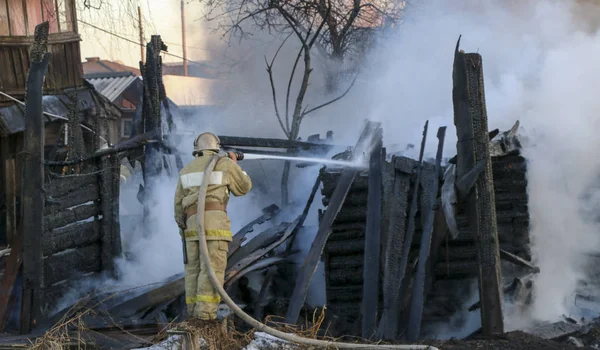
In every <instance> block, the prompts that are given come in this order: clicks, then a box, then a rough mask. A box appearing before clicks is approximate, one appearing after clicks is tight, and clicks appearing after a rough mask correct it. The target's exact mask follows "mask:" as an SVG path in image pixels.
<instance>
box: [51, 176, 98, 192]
mask: <svg viewBox="0 0 600 350" xmlns="http://www.w3.org/2000/svg"><path fill="white" fill-rule="evenodd" d="M97 183H98V176H97V175H96V174H81V175H67V176H57V177H52V176H51V177H50V178H49V179H48V181H47V182H46V186H47V188H46V191H47V193H46V194H47V195H49V196H51V197H53V198H59V197H63V196H67V195H71V194H72V193H73V192H77V191H79V190H80V189H82V188H84V187H88V186H94V187H95V186H97Z"/></svg>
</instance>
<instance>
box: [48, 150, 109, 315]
mask: <svg viewBox="0 0 600 350" xmlns="http://www.w3.org/2000/svg"><path fill="white" fill-rule="evenodd" d="M77 166H79V168H80V169H82V171H81V173H79V174H71V175H62V174H60V173H58V172H57V170H58V169H61V168H60V167H56V166H53V167H47V169H50V170H47V173H48V175H47V176H46V181H45V189H46V202H47V203H48V204H47V205H46V210H45V212H44V223H45V225H44V226H45V231H44V233H43V234H42V253H43V257H44V260H43V275H44V276H43V287H42V295H43V298H42V300H43V301H44V305H43V310H44V311H45V313H48V312H51V311H53V309H54V307H55V306H56V303H57V302H58V301H59V300H58V299H59V298H60V297H62V296H63V293H64V292H65V289H67V290H68V288H69V287H70V285H71V284H72V283H73V282H74V280H76V279H78V278H80V277H82V276H84V275H88V274H93V273H100V272H108V273H109V274H111V273H115V268H114V264H113V261H114V258H115V257H117V256H119V255H120V254H121V236H120V230H119V180H120V178H119V175H120V167H119V160H118V157H117V156H116V154H114V155H104V156H101V157H96V158H92V159H89V160H86V161H84V162H81V163H79V164H75V165H71V166H70V168H71V169H73V168H77Z"/></svg>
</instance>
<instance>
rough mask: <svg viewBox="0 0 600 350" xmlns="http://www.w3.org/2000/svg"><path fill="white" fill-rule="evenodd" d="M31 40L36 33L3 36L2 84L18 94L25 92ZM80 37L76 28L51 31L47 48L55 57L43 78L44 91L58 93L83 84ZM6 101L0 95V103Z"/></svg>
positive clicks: (0, 43)
mask: <svg viewBox="0 0 600 350" xmlns="http://www.w3.org/2000/svg"><path fill="white" fill-rule="evenodd" d="M32 41H33V37H2V38H0V72H2V74H0V86H1V87H2V91H3V92H5V93H7V94H9V95H12V96H14V97H17V98H23V96H24V95H25V84H26V81H27V71H28V69H29V66H30V59H29V47H30V45H31V43H32ZM79 41H80V37H79V34H77V33H73V32H68V33H56V34H50V35H49V38H48V52H51V53H52V57H51V60H50V65H49V67H48V74H47V76H46V80H45V81H44V93H46V94H48V93H58V92H61V91H62V90H64V89H66V88H70V87H76V86H81V85H83V78H82V76H83V68H82V66H81V63H80V57H81V55H80V48H79ZM5 101H6V102H8V101H9V100H8V99H6V98H5V97H2V96H0V103H1V102H5Z"/></svg>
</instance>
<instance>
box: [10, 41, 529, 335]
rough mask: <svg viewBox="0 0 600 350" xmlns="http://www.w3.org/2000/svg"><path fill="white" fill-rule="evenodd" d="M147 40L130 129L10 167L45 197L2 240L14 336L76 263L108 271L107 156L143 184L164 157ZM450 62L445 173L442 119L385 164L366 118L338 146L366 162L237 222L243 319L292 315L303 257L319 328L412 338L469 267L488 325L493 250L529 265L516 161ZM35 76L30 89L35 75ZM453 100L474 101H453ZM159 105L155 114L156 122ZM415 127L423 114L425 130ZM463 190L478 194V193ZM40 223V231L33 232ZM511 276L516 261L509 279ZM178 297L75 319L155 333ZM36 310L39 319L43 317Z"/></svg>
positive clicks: (155, 46)
mask: <svg viewBox="0 0 600 350" xmlns="http://www.w3.org/2000/svg"><path fill="white" fill-rule="evenodd" d="M147 48H148V53H147V57H148V58H149V60H148V62H147V63H146V65H145V66H142V72H144V77H145V79H144V84H145V94H144V106H143V108H142V119H141V120H138V121H137V122H138V123H137V126H136V128H137V132H136V133H137V136H135V137H134V138H132V139H131V140H129V141H127V142H126V143H125V144H121V145H117V146H116V147H113V148H110V149H107V150H103V151H99V152H95V153H93V154H91V155H82V154H77V156H75V157H73V160H71V161H60V162H50V161H45V162H44V161H43V153H41V155H40V153H39V152H38V153H37V154H36V157H33V158H28V162H27V163H26V165H25V166H24V169H27V170H26V172H27V173H28V176H29V177H31V179H30V181H31V183H32V184H38V185H39V186H38V187H36V186H32V188H33V189H35V188H44V193H43V197H39V196H42V195H40V194H37V196H38V197H39V199H40V201H39V203H37V207H36V206H31V207H29V208H27V210H31V212H30V213H29V214H28V215H29V216H24V217H28V218H30V217H31V218H34V220H26V221H24V222H26V223H27V224H26V225H24V227H23V237H24V241H23V243H22V244H23V248H21V247H19V246H17V245H15V246H14V247H13V249H15V252H16V253H17V254H11V259H12V260H14V261H13V262H10V263H9V264H8V267H9V268H10V270H9V269H8V268H7V271H6V272H5V274H4V279H5V281H4V282H3V285H2V288H3V291H4V294H2V295H0V316H2V317H3V318H6V317H7V316H8V313H7V312H6V310H7V309H6V306H4V309H2V307H3V305H9V298H10V297H11V296H10V294H6V292H5V291H6V289H5V286H9V284H10V288H11V290H12V287H13V285H15V284H14V282H15V281H14V280H13V281H12V283H8V282H10V281H9V279H11V278H12V279H16V276H17V272H18V269H19V266H18V265H19V264H18V261H19V258H18V256H19V255H18V254H19V252H20V251H21V249H22V251H23V259H22V260H23V264H24V274H25V280H24V284H23V293H24V294H23V295H25V296H26V298H23V300H21V301H20V302H17V303H20V304H21V305H22V306H21V310H20V313H21V317H20V322H21V332H23V333H27V332H28V331H29V330H30V329H31V328H32V327H31V326H32V324H34V323H35V324H37V325H38V328H37V329H36V330H35V331H34V332H35V333H33V335H31V334H30V336H35V334H38V335H39V334H41V332H43V331H44V330H45V329H47V328H48V327H50V326H51V325H52V324H53V323H55V322H57V321H58V320H60V319H61V318H62V317H63V316H65V315H67V314H68V313H69V311H70V310H69V308H67V309H64V310H61V311H60V312H58V313H54V314H52V311H54V308H55V306H56V301H57V297H58V296H59V294H60V293H64V292H65V290H66V289H68V288H69V286H70V285H71V284H72V282H74V281H76V280H77V279H78V278H80V277H81V276H82V275H85V274H90V273H92V274H93V273H100V272H109V273H112V272H114V266H113V258H114V257H115V256H118V255H119V254H120V234H119V222H118V201H117V200H116V198H118V194H119V182H118V178H119V172H118V169H119V167H118V165H119V164H120V163H119V158H120V157H122V156H124V155H127V156H129V157H144V176H145V179H144V180H149V179H151V178H152V176H155V175H157V174H159V173H160V172H161V171H162V170H161V167H162V166H163V165H164V158H162V157H164V155H165V154H173V153H175V152H174V151H173V150H171V149H170V148H169V147H168V146H166V143H165V142H164V141H165V137H166V136H167V135H163V134H162V130H163V127H162V123H163V120H164V121H166V122H167V123H168V122H169V117H168V115H169V111H168V106H166V105H163V102H164V98H165V96H164V87H162V84H161V81H160V69H161V68H160V67H161V63H160V58H159V56H158V52H159V51H160V50H162V49H165V47H164V44H162V41H160V37H153V38H152V41H151V43H150V44H149V45H148V46H147ZM457 49H458V47H457ZM455 59H456V62H455V72H454V73H455V89H454V92H455V93H454V103H455V107H456V109H455V124H456V127H457V134H458V136H459V145H458V147H457V151H458V153H457V157H455V159H453V160H452V161H451V164H453V165H454V166H455V168H456V170H455V172H453V173H450V175H448V168H446V167H442V166H441V158H442V147H441V146H442V145H443V139H444V136H445V128H440V130H438V138H439V141H440V147H439V148H438V152H437V157H436V161H435V163H430V162H424V161H423V159H422V158H423V151H424V146H423V145H424V143H425V140H423V145H422V147H421V155H420V159H419V160H413V159H410V158H406V157H401V156H392V157H391V159H389V160H388V157H387V156H386V152H385V149H384V148H383V147H382V132H383V131H382V129H381V126H380V125H379V124H377V123H372V122H367V123H366V125H365V128H364V130H363V133H362V134H361V137H360V138H359V140H358V142H357V144H356V145H355V146H354V147H353V148H352V149H351V151H347V152H343V153H341V154H339V155H338V158H349V159H351V158H352V157H356V156H360V155H361V154H366V156H367V157H368V158H369V159H370V162H369V169H368V170H367V171H359V170H357V169H354V168H346V169H342V170H339V169H323V170H322V171H321V174H320V176H319V178H318V179H317V181H316V182H315V185H314V186H313V188H312V192H311V195H310V196H309V200H308V202H307V204H306V206H305V208H304V210H303V211H302V213H299V215H298V216H297V217H296V218H294V220H277V221H281V222H277V223H276V224H275V223H274V224H273V225H272V227H270V228H268V229H266V230H264V231H263V232H261V233H259V234H258V235H256V236H255V237H254V238H253V239H251V240H249V241H248V242H247V243H246V244H244V245H242V242H243V241H244V239H245V236H246V235H247V234H248V233H250V232H251V231H252V230H254V228H255V226H256V225H257V224H260V223H263V222H266V221H269V220H272V219H273V218H274V217H276V216H277V215H278V214H279V213H280V208H278V207H277V206H274V205H273V206H269V207H267V208H265V209H264V210H263V215H261V216H260V217H258V218H256V219H255V220H253V221H252V222H250V223H248V224H247V225H246V226H245V227H244V228H242V229H241V230H240V231H239V232H237V233H236V234H235V236H234V240H233V242H232V243H231V248H230V253H229V264H228V268H227V271H226V283H225V286H226V288H227V289H228V291H229V292H230V293H231V294H232V295H234V296H235V297H236V299H237V300H238V301H244V297H243V296H242V295H240V294H242V292H243V289H244V285H243V283H242V281H243V278H242V277H244V276H245V275H247V274H249V273H251V272H255V271H263V272H264V275H265V279H264V281H263V282H262V283H263V284H262V287H261V290H260V293H259V295H258V296H257V298H249V299H247V300H250V301H252V302H254V305H252V312H253V314H254V316H255V317H256V318H259V319H261V318H262V317H263V316H264V315H265V313H267V312H273V313H276V314H280V315H283V314H285V316H286V319H287V321H288V322H291V323H295V322H296V321H297V319H298V317H299V316H300V313H301V311H302V309H303V308H304V307H305V299H306V295H307V291H308V286H309V284H310V281H311V279H312V277H313V274H314V272H315V270H316V267H317V265H318V264H319V262H320V261H321V259H322V258H324V262H325V271H326V292H327V305H328V316H329V319H330V324H331V325H332V328H331V330H332V331H333V332H335V333H337V334H340V335H360V336H362V337H364V338H379V339H382V338H384V339H397V338H399V337H406V338H408V339H413V340H414V339H415V338H416V337H418V336H419V335H420V334H423V333H424V332H426V331H427V327H428V326H430V325H434V324H436V323H443V322H447V320H448V319H449V317H450V316H452V315H453V314H454V313H455V312H456V311H458V308H460V306H462V305H464V302H465V300H464V297H465V295H467V291H466V290H465V286H467V284H466V283H465V281H466V280H473V279H479V285H480V295H481V296H482V299H481V302H480V303H479V305H476V306H474V308H477V307H480V308H481V312H482V325H483V331H484V333H488V334H493V333H498V332H502V326H501V324H502V323H501V322H500V321H501V319H502V313H501V310H500V309H499V303H500V302H501V300H502V292H503V288H502V279H501V278H502V275H501V274H500V273H499V271H500V256H501V255H502V257H503V258H504V259H505V260H507V261H510V262H511V264H513V265H514V264H517V265H518V266H519V268H521V269H526V270H527V271H530V270H532V269H533V270H535V267H532V266H531V265H530V264H529V263H528V262H527V261H526V260H528V259H530V253H529V251H528V223H529V221H528V220H529V217H528V211H527V197H526V186H527V182H526V175H525V174H526V166H525V161H524V159H523V158H522V157H521V156H520V155H519V151H518V149H515V150H514V151H513V152H511V153H510V154H502V155H495V156H493V157H492V154H491V153H490V149H489V147H490V138H495V136H497V135H496V134H498V132H497V131H496V132H492V133H491V134H489V133H488V130H487V117H486V115H485V99H484V95H483V84H482V83H483V81H482V78H481V58H480V56H478V55H475V54H469V55H464V54H463V53H461V52H458V50H457V52H456V53H455ZM465 62H469V64H468V65H467V64H465ZM34 68H35V66H32V69H34ZM32 76H34V75H32ZM38 83H39V82H38ZM38 85H39V87H41V83H40V84H38ZM39 87H38V89H39ZM33 91H35V89H32V92H33ZM36 96H37V95H36V94H35V93H28V103H30V104H31V105H32V106H37V104H40V103H39V100H34V99H35V98H37V97H36ZM39 97H41V92H40V94H39ZM29 98H31V101H30V100H29ZM36 103H37V104H36ZM465 106H476V107H477V108H468V109H465V108H463V107H465ZM28 113H32V114H33V113H37V114H36V115H35V116H36V117H32V118H30V119H29V120H38V121H40V120H41V111H40V110H39V108H38V110H36V109H35V108H32V109H29V110H28ZM165 115H166V116H167V118H163V117H164V116H165ZM36 118H37V119H36ZM26 130H27V132H28V133H29V132H32V130H37V131H38V134H37V135H33V134H32V135H29V134H28V135H29V136H28V138H26V142H25V145H26V147H27V148H28V149H29V148H31V151H32V152H31V153H30V154H34V152H33V151H34V150H35V149H37V147H38V146H39V139H43V137H42V136H41V135H40V134H39V125H32V126H31V127H30V126H29V125H28V126H27V127H26ZM426 131H427V126H426V129H425V133H424V134H426ZM328 136H330V135H328ZM36 138H37V140H38V142H37V143H36V142H35V140H36ZM220 138H221V143H222V145H223V146H224V147H225V148H229V147H231V148H236V149H238V150H243V151H252V152H254V153H259V152H266V153H277V151H271V150H269V151H264V150H262V151H261V150H256V149H255V148H278V149H283V150H284V151H283V152H281V153H284V154H287V155H289V154H290V153H293V152H295V151H297V152H302V151H306V150H310V151H311V152H312V153H320V154H324V153H326V152H329V151H331V150H333V149H334V147H333V146H332V145H327V144H324V143H322V142H321V140H318V138H319V137H318V136H317V137H314V136H313V137H311V138H309V140H308V141H309V142H300V141H288V140H276V139H254V138H242V137H227V136H222V137H220ZM329 138H330V137H328V139H329ZM474 140H476V141H477V142H475V141H474ZM482 145H483V146H482ZM178 163H180V162H178ZM479 164H483V165H481V166H479ZM180 166H181V164H178V165H177V167H178V168H180ZM65 167H67V168H66V169H65ZM31 169H33V171H31V173H29V171H30V170H31ZM474 169H475V170H477V169H479V171H478V173H475V174H474V173H473V170H474ZM442 174H446V175H444V176H442ZM473 174H474V175H473ZM477 175H478V176H477ZM465 178H466V180H464V179H465ZM492 179H493V181H492ZM449 181H456V182H457V185H456V187H457V188H458V189H459V191H457V192H458V193H457V194H456V197H457V199H456V201H454V202H451V203H446V204H450V205H451V206H453V208H454V210H455V214H456V215H455V217H454V219H455V220H456V224H457V227H458V232H459V234H458V235H457V236H453V235H452V234H451V232H450V231H451V229H450V228H449V227H448V225H449V217H448V214H447V212H444V210H443V204H444V203H442V202H443V201H444V199H443V188H442V187H443V184H444V183H449ZM461 181H462V182H461ZM321 183H322V184H323V188H322V190H321V193H322V194H323V196H324V199H323V203H324V204H325V205H327V209H326V210H325V211H324V212H323V213H321V215H320V218H319V219H320V220H319V221H320V224H319V229H318V232H317V234H316V236H315V241H314V242H313V244H312V247H311V250H310V251H309V253H308V256H307V257H306V259H305V261H304V264H303V265H302V266H301V269H300V271H299V272H298V274H297V275H296V274H293V273H292V274H288V275H287V278H288V281H287V284H288V285H290V284H291V283H289V278H290V276H292V278H293V279H294V280H295V284H293V288H292V289H293V290H292V289H289V290H286V291H285V292H283V294H282V295H279V297H280V299H278V301H281V300H283V303H279V304H283V306H282V305H278V306H277V307H273V308H271V309H270V310H268V311H267V310H266V304H267V301H266V297H267V294H268V293H269V290H270V289H271V290H272V289H273V285H274V283H275V282H274V277H273V276H275V275H276V274H277V273H278V272H281V271H289V269H288V270H284V269H279V268H278V267H279V266H284V265H286V263H288V265H289V259H288V258H289V257H290V256H291V255H293V253H294V252H295V248H294V244H293V243H294V237H296V236H297V235H298V234H299V232H300V231H301V230H302V229H303V227H302V226H303V222H304V220H305V219H306V216H307V215H308V209H309V208H310V206H311V203H312V201H313V199H314V197H315V195H316V193H317V191H318V189H319V187H320V184H321ZM42 184H43V186H42ZM145 186H146V188H145V189H144V190H148V191H151V190H152V188H151V181H145ZM453 187H454V186H453ZM460 190H462V191H460ZM473 191H477V195H476V196H474V195H473ZM35 195H36V194H35V193H31V191H30V192H29V193H24V195H23V196H24V198H25V200H28V202H27V203H33V199H34V198H36V197H34V196H35ZM28 196H29V197H28ZM141 198H142V202H143V196H141ZM440 198H441V199H440ZM40 203H41V205H42V206H41V208H40ZM144 204H146V203H144ZM146 205H147V204H146ZM26 213H27V212H26ZM41 213H43V214H41ZM147 214H148V212H147V211H146V215H147ZM490 218H491V219H492V220H491V221H490ZM40 232H44V233H43V235H42V239H41V240H40V239H39V238H40V234H39V233H40ZM82 232H84V234H82ZM284 247H285V248H284ZM501 249H502V250H501ZM74 271H76V273H75V274H74V273H73V272H74ZM503 271H507V270H506V269H504V270H503ZM523 273H524V272H523V271H521V270H520V271H516V272H515V275H516V276H521V275H522V274H523ZM7 281H8V282H7ZM467 287H468V286H467ZM182 295H183V279H182V276H173V277H172V278H171V279H169V280H168V281H165V282H164V283H163V284H162V285H160V286H158V287H146V288H142V289H141V290H137V291H132V292H129V293H124V294H123V295H120V296H119V297H117V298H114V297H109V296H108V295H106V294H100V295H95V296H92V297H91V300H88V302H89V303H87V304H86V305H94V308H95V310H96V311H101V312H99V313H97V314H96V315H88V316H87V317H86V318H85V321H86V324H88V327H89V325H92V326H93V327H89V328H94V327H97V328H102V327H108V325H109V319H112V320H115V319H116V320H118V322H117V323H118V324H119V327H123V328H127V329H130V328H131V327H136V326H137V327H142V329H143V331H144V332H147V331H149V330H157V329H163V328H164V327H165V325H166V324H167V323H168V322H169V320H172V319H174V318H176V317H177V316H179V315H180V314H181V312H182V310H183V302H182V301H183V298H182ZM12 298H13V300H15V299H14V298H15V297H14V296H13V297H12ZM17 299H18V298H17ZM13 304H14V303H13ZM44 318H47V320H45V322H42V320H43V319H44ZM24 323H25V324H26V325H25V326H23V324H24ZM112 340H114V339H112ZM112 340H111V341H112ZM138 340H139V339H138ZM11 341H14V339H13V340H11ZM126 341H128V342H132V341H133V340H132V339H127V340H126Z"/></svg>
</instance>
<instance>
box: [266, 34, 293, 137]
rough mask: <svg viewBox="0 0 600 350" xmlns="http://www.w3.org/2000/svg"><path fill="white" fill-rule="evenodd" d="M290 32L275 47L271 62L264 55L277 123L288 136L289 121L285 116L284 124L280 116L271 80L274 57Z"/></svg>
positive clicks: (273, 84)
mask: <svg viewBox="0 0 600 350" xmlns="http://www.w3.org/2000/svg"><path fill="white" fill-rule="evenodd" d="M292 34H293V33H290V34H289V35H288V36H287V37H286V38H285V39H284V40H283V41H282V42H281V45H279V47H278V48H277V51H275V55H273V59H272V60H271V63H269V62H268V61H267V56H265V64H266V65H267V73H269V83H270V84H271V94H272V95H273V106H274V107H275V115H276V116H277V120H278V121H279V125H280V126H281V129H282V130H283V133H284V134H285V135H286V136H287V137H288V138H289V135H290V125H289V122H288V121H287V116H286V125H285V126H284V124H283V119H282V118H281V114H280V113H279V107H278V106H277V93H276V89H275V82H274V81H273V64H274V63H275V59H276V58H277V55H279V51H281V48H282V47H283V45H284V44H285V42H286V41H287V40H288V39H289V38H290V36H292Z"/></svg>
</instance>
